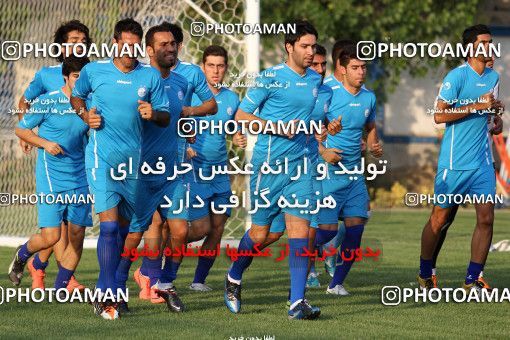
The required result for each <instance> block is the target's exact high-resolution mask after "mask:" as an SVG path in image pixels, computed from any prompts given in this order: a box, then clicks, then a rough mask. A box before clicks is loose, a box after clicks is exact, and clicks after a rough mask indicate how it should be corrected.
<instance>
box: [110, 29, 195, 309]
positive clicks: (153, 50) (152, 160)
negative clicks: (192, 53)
mask: <svg viewBox="0 0 510 340" xmlns="http://www.w3.org/2000/svg"><path fill="white" fill-rule="evenodd" d="M145 42H146V46H147V53H148V55H149V58H150V63H151V66H153V67H154V68H156V69H157V70H158V71H159V72H160V77H161V79H162V82H163V86H164V88H165V93H166V96H167V98H168V100H169V102H170V115H171V117H170V124H169V125H168V126H167V127H165V128H160V127H158V126H156V124H154V122H150V121H147V122H144V127H143V128H144V130H143V145H142V160H143V161H144V162H147V163H148V165H149V166H150V167H151V168H152V169H157V167H156V164H157V163H158V162H159V161H161V162H164V164H165V172H164V173H159V174H153V173H146V174H143V173H142V174H140V177H139V180H140V181H141V183H142V186H143V187H146V188H147V190H146V193H145V194H144V195H145V197H144V199H143V200H139V203H140V204H141V205H142V207H141V209H139V211H140V212H141V215H138V214H135V215H134V218H133V220H132V221H131V225H130V231H131V232H130V235H129V236H128V238H127V239H126V244H125V248H127V249H129V250H131V249H136V247H137V246H138V245H139V243H140V241H141V238H142V233H143V232H144V231H146V232H145V234H144V240H145V245H146V246H147V247H148V249H150V250H151V251H153V252H154V253H153V254H151V255H148V256H145V257H144V258H143V262H142V266H141V268H139V269H137V270H136V271H135V274H134V278H135V281H136V282H137V284H138V285H139V286H140V288H141V292H140V294H139V297H140V298H141V299H143V300H151V302H152V303H165V302H166V304H167V306H168V309H169V310H170V311H173V312H182V311H183V310H184V304H183V303H182V301H181V300H180V299H179V296H178V295H177V292H176V288H175V286H174V285H173V283H172V281H173V280H174V279H175V277H173V278H172V275H173V274H174V273H175V274H176V272H177V268H175V267H174V266H172V265H173V261H172V260H173V257H168V258H166V261H165V270H164V271H162V268H161V267H162V255H161V252H160V245H161V227H162V224H161V223H156V222H154V221H153V219H156V218H157V219H160V218H163V219H164V220H165V222H167V223H168V225H169V226H170V231H171V236H172V238H171V240H170V241H171V242H172V246H173V248H171V249H176V247H177V248H180V247H181V245H182V244H185V243H186V236H187V231H188V223H187V215H188V214H187V210H186V209H182V211H180V212H177V211H178V206H179V202H181V203H183V202H184V200H185V195H186V191H187V185H186V183H185V182H184V180H183V178H181V177H180V176H179V177H177V178H175V179H173V180H167V177H168V176H171V175H174V171H173V169H174V165H176V164H177V163H178V157H177V141H178V134H177V129H178V127H177V126H178V121H179V118H180V116H181V113H182V99H183V98H184V94H185V93H186V89H187V87H188V82H187V80H186V78H184V77H183V76H181V75H179V74H177V73H175V72H173V71H171V68H172V67H173V66H174V65H175V62H176V60H177V42H176V40H175V38H174V36H173V34H172V32H171V29H170V24H169V23H167V22H164V23H162V24H160V25H157V26H153V27H151V28H150V29H149V30H148V31H147V34H146V36H145ZM165 196H166V197H168V198H169V199H170V200H171V201H172V202H175V203H177V204H175V205H173V204H172V206H171V207H170V208H163V207H161V205H162V204H163V203H166V201H165V198H164V197H165ZM151 222H152V224H151ZM149 225H150V226H149ZM177 240H181V243H180V244H178V245H177V244H176V242H177ZM130 266H131V259H130V258H129V257H123V258H122V259H121V261H120V264H119V266H118V268H117V273H116V281H117V286H120V287H121V288H123V289H125V287H126V280H127V278H128V273H129V268H130ZM173 270H175V272H174V271H173Z"/></svg>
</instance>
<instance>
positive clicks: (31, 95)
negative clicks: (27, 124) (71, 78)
mask: <svg viewBox="0 0 510 340" xmlns="http://www.w3.org/2000/svg"><path fill="white" fill-rule="evenodd" d="M64 85H65V82H64V76H63V75H62V64H59V65H54V66H45V67H43V68H41V69H40V70H39V71H37V72H36V73H35V76H34V78H33V79H32V81H31V82H30V84H29V85H28V87H27V89H26V90H25V93H23V95H24V96H25V99H26V100H30V101H32V100H34V99H35V98H37V97H39V96H40V95H42V94H44V93H47V92H52V91H57V90H60V89H61V88H62V87H63V86H64Z"/></svg>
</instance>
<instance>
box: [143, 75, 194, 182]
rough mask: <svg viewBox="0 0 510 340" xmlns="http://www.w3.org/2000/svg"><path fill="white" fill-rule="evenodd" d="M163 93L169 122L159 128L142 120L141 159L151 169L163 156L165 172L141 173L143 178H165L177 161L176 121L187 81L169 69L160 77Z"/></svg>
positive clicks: (179, 113)
mask: <svg viewBox="0 0 510 340" xmlns="http://www.w3.org/2000/svg"><path fill="white" fill-rule="evenodd" d="M162 80H163V86H164V88H165V93H166V95H167V97H168V101H169V103H170V124H169V125H168V126H167V127H165V128H161V127H159V126H157V125H156V124H154V122H149V121H144V127H143V146H142V161H145V162H147V163H148V164H149V165H150V166H151V167H152V168H153V169H156V168H155V164H156V162H158V157H163V161H164V163H165V168H166V171H165V174H163V175H161V174H159V175H155V174H148V175H141V176H142V177H140V178H142V179H145V180H165V181H166V177H168V176H169V175H170V174H171V173H173V171H172V169H173V166H174V164H176V162H177V138H178V134H177V123H178V121H179V118H180V115H181V112H182V106H183V99H184V93H186V89H187V87H188V81H187V80H186V78H184V77H183V76H181V75H179V74H177V73H175V72H173V71H171V72H170V75H169V76H168V77H167V78H162Z"/></svg>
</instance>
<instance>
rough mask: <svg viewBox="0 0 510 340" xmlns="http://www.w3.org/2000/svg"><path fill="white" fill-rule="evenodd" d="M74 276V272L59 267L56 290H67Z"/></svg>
mask: <svg viewBox="0 0 510 340" xmlns="http://www.w3.org/2000/svg"><path fill="white" fill-rule="evenodd" d="M73 274H74V270H69V269H66V268H64V267H62V266H58V273H57V278H56V279H55V289H60V288H66V287H67V284H68V283H69V280H70V279H71V276H73Z"/></svg>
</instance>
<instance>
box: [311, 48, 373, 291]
mask: <svg viewBox="0 0 510 340" xmlns="http://www.w3.org/2000/svg"><path fill="white" fill-rule="evenodd" d="M365 78H366V62H365V61H362V60H359V59H358V58H357V53H356V46H355V45H349V46H345V47H344V49H343V51H342V52H341V53H340V55H339V57H338V61H337V62H336V64H335V71H334V73H333V74H332V75H330V76H329V77H327V78H326V79H325V80H324V83H325V84H326V85H328V86H330V87H331V89H332V90H333V97H332V99H331V105H330V107H329V111H328V114H327V118H328V120H329V121H332V120H334V119H337V118H338V117H339V116H342V127H343V128H342V131H340V133H338V134H336V135H328V136H327V140H326V145H327V146H328V147H329V148H332V149H337V150H336V151H335V153H336V155H334V154H332V155H329V156H335V157H332V158H331V159H327V160H326V161H327V163H328V176H327V177H326V179H324V180H323V183H322V187H323V195H324V196H327V195H331V196H332V197H333V198H334V199H335V201H336V207H335V208H333V209H330V208H324V209H321V210H320V211H319V228H321V229H325V230H330V231H334V232H336V231H337V230H338V220H339V219H340V218H343V221H344V224H345V236H344V239H343V241H342V244H341V247H340V249H341V251H342V252H345V251H346V250H347V249H349V250H351V251H354V250H355V249H357V248H359V247H360V244H361V237H362V235H363V231H364V229H365V224H366V222H367V218H368V213H367V212H368V202H369V197H368V192H367V188H366V184H365V178H364V176H363V175H362V174H357V175H356V176H349V174H346V173H342V174H336V173H335V171H341V170H342V169H344V168H346V169H347V170H349V171H352V170H354V169H358V168H359V167H360V163H361V143H360V141H361V137H362V134H363V130H365V131H366V132H367V146H368V149H369V151H370V153H371V154H372V156H374V157H377V158H378V157H381V156H382V153H383V150H382V146H381V144H380V143H379V139H378V137H377V131H376V126H375V114H376V98H375V95H374V93H373V92H371V91H369V90H367V89H366V88H365V87H364V86H363V83H364V82H365ZM323 158H325V157H324V155H323ZM340 161H341V164H342V167H340ZM338 257H339V258H338V262H339V263H340V264H337V266H336V268H335V273H334V275H333V278H332V280H331V282H330V284H329V287H328V288H327V293H329V294H334V295H348V292H347V291H346V289H345V288H344V286H343V283H344V280H345V278H346V277H347V274H348V273H349V271H350V269H351V266H352V263H353V261H354V260H350V261H347V260H344V261H341V257H340V255H338Z"/></svg>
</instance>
